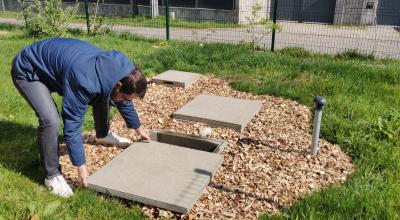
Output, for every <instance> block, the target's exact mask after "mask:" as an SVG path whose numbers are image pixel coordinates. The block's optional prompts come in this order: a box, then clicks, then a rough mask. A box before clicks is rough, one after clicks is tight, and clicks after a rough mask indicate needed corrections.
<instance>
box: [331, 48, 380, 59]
mask: <svg viewBox="0 0 400 220" xmlns="http://www.w3.org/2000/svg"><path fill="white" fill-rule="evenodd" d="M335 58H336V59H357V60H375V57H374V55H372V54H362V53H360V52H359V51H358V50H346V51H344V52H341V53H338V54H336V55H335Z"/></svg>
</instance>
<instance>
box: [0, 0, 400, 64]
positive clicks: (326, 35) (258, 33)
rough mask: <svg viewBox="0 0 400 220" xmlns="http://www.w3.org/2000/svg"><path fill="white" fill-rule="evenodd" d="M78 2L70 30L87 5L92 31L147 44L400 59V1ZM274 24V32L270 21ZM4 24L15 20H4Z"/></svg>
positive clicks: (7, 3)
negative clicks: (346, 53) (200, 43)
mask: <svg viewBox="0 0 400 220" xmlns="http://www.w3.org/2000/svg"><path fill="white" fill-rule="evenodd" d="M0 1H1V3H2V6H1V7H2V9H3V11H4V10H5V11H13V10H14V11H15V10H17V9H18V8H19V7H20V2H18V1H16V0H0ZM85 2H87V4H85ZM75 4H79V14H80V15H79V16H78V18H77V19H75V20H74V22H73V23H72V24H71V27H79V28H86V21H85V11H86V10H85V5H87V12H88V14H89V16H90V17H91V19H90V21H91V22H92V25H93V22H94V20H93V17H94V16H95V15H96V18H97V21H96V22H97V24H99V21H102V26H103V27H107V28H109V29H111V30H113V31H117V32H130V33H133V34H137V35H140V36H142V37H146V38H157V39H171V40H185V41H203V42H221V43H233V44H242V43H248V44H251V45H254V46H255V47H257V48H261V49H271V48H273V49H281V48H286V47H302V48H305V49H307V50H309V51H312V52H317V53H329V54H335V53H339V52H343V51H346V50H356V51H358V52H360V53H364V54H372V55H374V56H376V57H380V58H385V57H389V58H400V32H399V31H400V1H399V0H219V1H212V0H89V1H87V0H79V1H78V0H69V2H67V1H65V2H64V5H65V6H68V5H75ZM0 14H1V13H0ZM4 14H7V13H4ZM0 17H2V16H1V15H0ZM274 18H276V26H274V25H273V22H272V21H273V20H274ZM8 19H12V18H8ZM263 20H267V22H264V24H265V23H266V24H267V25H263V24H261V23H260V22H261V21H263ZM0 21H3V22H4V21H5V22H7V21H10V20H7V19H5V18H0ZM271 27H274V28H271ZM274 30H275V32H276V33H275V37H273V36H274V33H273V32H274Z"/></svg>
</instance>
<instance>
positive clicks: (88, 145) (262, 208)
mask: <svg viewBox="0 0 400 220" xmlns="http://www.w3.org/2000/svg"><path fill="white" fill-rule="evenodd" d="M199 94H209V95H217V96H227V97H235V98H240V99H248V100H262V101H263V106H262V108H261V110H260V112H259V113H258V114H257V115H256V116H255V117H254V118H253V119H252V120H251V122H250V123H249V124H248V125H247V127H246V128H245V130H244V131H243V132H242V133H238V132H236V131H234V130H231V129H228V128H220V127H212V133H211V135H209V137H212V138H217V139H224V140H226V141H227V142H228V146H227V147H226V148H225V150H224V151H223V153H222V154H223V155H224V162H223V164H222V166H221V167H220V168H219V169H218V170H217V172H216V174H215V175H214V177H213V179H212V181H211V183H210V184H209V186H207V188H206V189H205V191H204V193H203V194H202V196H201V197H200V198H199V200H198V201H197V202H196V203H195V205H194V206H193V208H192V210H191V211H190V213H189V214H186V215H180V214H177V213H171V212H169V211H166V210H161V209H157V208H155V207H149V206H146V205H142V204H140V206H141V207H142V210H143V212H144V214H145V215H147V216H149V217H150V218H160V217H167V218H177V219H193V218H195V219H197V218H212V219H228V218H232V219H254V218H257V217H258V216H259V215H260V214H261V213H263V212H268V213H276V212H278V211H279V210H280V209H281V208H283V207H285V206H289V205H290V204H292V203H293V202H294V201H296V200H298V199H299V198H301V197H304V196H305V195H307V194H308V193H310V192H313V191H318V190H319V189H320V188H321V187H326V186H328V185H331V184H339V183H343V182H344V181H345V180H346V178H348V177H349V175H350V174H351V173H352V172H353V170H354V166H353V165H352V164H351V159H350V157H349V156H347V155H346V154H345V153H343V152H342V151H341V149H340V147H339V146H338V145H334V144H331V143H329V142H328V141H325V140H322V139H321V140H320V150H319V153H318V156H317V157H316V158H312V157H311V155H310V153H309V152H310V145H311V124H312V121H311V120H312V114H311V112H310V109H308V108H307V107H306V106H303V105H300V104H298V103H297V102H295V101H291V100H287V99H283V98H279V97H273V96H268V95H261V96H254V95H252V94H249V93H245V92H240V91H236V90H234V89H232V88H230V87H229V85H228V82H227V81H224V80H222V79H217V78H214V77H212V76H204V77H202V78H201V79H200V80H199V81H198V82H197V83H195V84H193V86H192V87H190V88H188V89H182V88H176V87H165V86H162V85H156V84H154V83H150V84H149V89H148V92H147V94H146V97H145V99H144V100H142V101H140V100H137V101H135V106H136V109H137V111H138V113H139V116H140V119H141V122H142V125H143V126H144V127H145V128H146V129H147V130H152V129H165V130H171V131H176V132H180V133H186V134H194V135H199V131H200V130H201V129H202V128H205V127H210V126H209V125H206V124H203V123H193V122H182V121H177V120H175V119H173V118H172V117H171V115H172V113H173V112H174V111H176V110H177V109H178V108H180V107H181V106H183V105H184V104H186V103H187V102H189V101H190V100H192V99H193V98H194V97H195V96H197V95H199ZM322 126H323V125H322ZM111 129H112V130H113V131H114V132H116V133H118V134H119V135H121V136H125V137H129V138H131V139H132V141H137V140H138V137H137V136H136V134H135V132H134V131H132V130H129V129H127V128H126V126H125V123H124V121H123V119H122V117H121V116H120V115H119V114H118V115H116V116H115V117H114V118H113V120H112V123H111ZM84 136H85V151H86V157H87V167H88V170H89V173H93V172H95V171H96V170H97V169H99V168H100V167H102V166H103V165H105V164H106V163H107V162H108V161H110V160H111V159H113V158H114V157H115V156H116V155H118V154H119V153H120V152H121V151H123V149H120V148H117V147H112V146H101V145H94V144H93V140H94V138H93V136H94V132H89V133H85V135H84ZM62 151H63V152H64V153H63V154H62V156H61V164H62V168H63V171H64V175H65V176H66V178H67V180H68V181H69V183H71V184H73V185H77V182H78V177H77V172H76V169H75V168H74V167H73V166H72V165H71V163H70V161H69V157H68V155H67V154H66V153H65V152H66V149H65V147H62Z"/></svg>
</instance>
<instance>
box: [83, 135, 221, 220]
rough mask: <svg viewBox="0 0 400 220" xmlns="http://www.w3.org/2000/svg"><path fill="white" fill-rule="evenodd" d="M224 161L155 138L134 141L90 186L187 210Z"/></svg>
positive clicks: (91, 180) (151, 203) (214, 155)
mask: <svg viewBox="0 0 400 220" xmlns="http://www.w3.org/2000/svg"><path fill="white" fill-rule="evenodd" d="M222 161H223V156H222V155H219V154H215V153H209V152H204V151H198V150H193V149H188V148H184V147H178V146H174V145H169V144H164V143H159V142H154V141H153V142H151V143H135V144H133V145H131V146H129V147H128V148H127V149H125V150H124V151H123V152H122V153H120V154H119V155H118V156H117V157H115V158H114V159H113V160H111V161H110V162H109V163H108V164H106V165H105V166H104V167H102V168H101V169H99V170H98V171H97V172H95V173H94V174H92V175H91V176H90V177H89V179H88V182H89V188H91V189H94V190H96V191H98V192H101V193H106V194H110V195H113V196H117V197H121V198H126V199H130V200H134V201H137V202H140V203H143V204H148V205H151V206H156V207H160V208H164V209H168V210H172V211H175V212H179V213H187V212H188V211H190V209H191V208H192V206H193V204H194V203H195V202H196V201H197V199H198V198H199V197H200V195H201V193H202V192H203V190H204V188H205V187H206V186H207V185H208V183H209V182H210V180H211V177H212V175H213V174H214V172H215V171H216V169H217V168H218V167H219V166H220V165H221V163H222Z"/></svg>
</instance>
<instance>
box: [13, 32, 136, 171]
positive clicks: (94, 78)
mask: <svg viewBox="0 0 400 220" xmlns="http://www.w3.org/2000/svg"><path fill="white" fill-rule="evenodd" d="M135 68H136V67H135V66H134V65H133V64H132V63H131V61H130V60H129V58H128V57H127V56H126V55H124V54H122V53H120V52H118V51H105V50H102V49H99V48H97V47H95V46H93V45H91V44H89V43H87V42H84V41H80V40H76V39H69V38H50V39H46V40H42V41H39V42H36V43H33V44H32V45H30V46H28V47H26V48H24V49H23V50H22V51H21V52H20V53H18V54H17V56H16V57H15V59H14V61H13V69H14V72H15V73H17V79H22V80H28V81H40V82H42V83H44V84H45V85H46V86H47V87H48V88H49V90H50V91H51V92H57V93H58V94H60V95H61V96H63V100H62V112H61V116H62V119H63V121H64V138H65V141H66V144H67V147H68V151H69V155H70V159H71V162H72V164H73V165H75V166H80V165H83V164H85V163H86V159H85V152H84V149H83V140H82V124H83V121H84V116H85V113H86V110H87V108H88V105H89V104H91V103H93V102H95V101H104V102H108V101H109V99H110V95H111V92H112V90H113V88H114V86H115V84H116V83H117V82H118V81H120V80H121V79H122V78H124V77H125V76H127V75H128V74H130V73H131V72H132V71H133V70H134V69H135ZM115 104H116V106H117V108H118V110H119V112H120V113H121V115H122V117H123V118H124V120H125V122H126V124H127V126H128V128H135V129H136V128H139V127H140V121H139V117H138V115H137V112H136V110H135V108H134V106H133V103H132V102H116V103H115Z"/></svg>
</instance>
